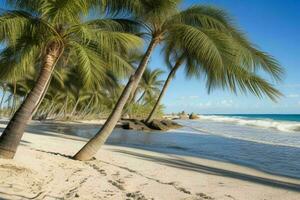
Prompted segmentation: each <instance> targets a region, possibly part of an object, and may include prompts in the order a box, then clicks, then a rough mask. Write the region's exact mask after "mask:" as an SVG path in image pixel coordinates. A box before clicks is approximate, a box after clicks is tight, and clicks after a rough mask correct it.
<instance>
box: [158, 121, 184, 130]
mask: <svg viewBox="0 0 300 200" xmlns="http://www.w3.org/2000/svg"><path fill="white" fill-rule="evenodd" d="M161 123H163V124H164V125H165V126H167V127H168V128H169V129H177V128H181V127H182V126H181V125H180V124H178V123H176V122H174V121H172V120H166V119H164V120H162V121H161Z"/></svg>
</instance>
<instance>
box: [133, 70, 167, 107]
mask: <svg viewBox="0 0 300 200" xmlns="http://www.w3.org/2000/svg"><path fill="white" fill-rule="evenodd" d="M163 73H164V72H163V71H162V70H160V69H155V70H153V71H151V70H149V69H147V70H146V71H145V73H144V74H143V77H142V79H141V82H140V84H139V90H137V91H140V92H141V96H140V97H139V98H138V100H137V103H139V102H141V101H142V100H143V98H147V97H149V96H150V97H152V96H155V94H158V93H159V92H160V88H161V86H162V85H163V81H162V80H159V78H160V76H161V75H162V74H163Z"/></svg>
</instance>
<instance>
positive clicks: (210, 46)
mask: <svg viewBox="0 0 300 200" xmlns="http://www.w3.org/2000/svg"><path fill="white" fill-rule="evenodd" d="M107 2H108V10H109V11H112V12H115V13H116V14H117V13H120V12H123V13H124V12H125V13H126V14H127V16H128V15H129V16H130V15H131V16H133V17H135V19H136V20H137V21H138V22H139V23H140V24H141V25H142V26H143V30H144V31H145V33H143V35H145V36H148V37H147V38H148V39H149V44H148V46H147V48H146V52H145V54H144V56H143V58H142V59H141V62H140V64H139V65H138V67H137V69H136V71H135V73H134V74H133V75H132V76H131V77H130V78H129V81H128V83H127V85H126V87H125V88H124V90H123V93H122V95H121V97H120V98H119V100H118V102H117V104H116V106H115V108H114V110H113V112H112V113H111V115H110V116H109V117H108V119H107V121H106V123H105V124H104V125H103V126H102V128H101V129H100V131H99V132H98V133H97V134H96V135H95V136H94V137H93V138H92V139H91V140H90V141H89V142H88V143H87V144H86V145H85V146H84V147H83V148H82V149H81V150H80V151H79V152H78V153H77V154H76V155H75V156H74V158H75V159H78V160H88V159H91V158H92V157H93V155H95V153H96V152H97V151H98V149H99V148H100V147H101V146H102V145H103V144H104V143H105V141H106V140H107V138H108V137H109V135H110V134H111V132H112V130H113V128H114V127H115V125H116V123H117V121H118V120H119V118H120V116H121V114H122V111H123V108H124V106H125V105H126V103H127V100H128V99H129V97H130V96H131V94H132V93H134V92H135V90H136V88H137V86H138V84H139V82H140V80H141V78H142V75H143V73H144V71H145V69H146V67H147V64H148V61H149V59H150V57H151V54H152V52H153V51H154V50H155V48H156V47H157V46H158V45H159V44H161V45H166V44H176V46H182V47H185V49H189V51H190V52H193V53H194V54H195V55H196V56H197V58H199V60H201V61H202V62H203V64H205V65H207V66H214V67H222V66H223V63H222V61H223V59H222V58H223V57H222V56H224V55H225V53H223V54H220V52H219V49H222V50H223V51H224V52H226V51H228V53H227V54H226V56H228V55H230V53H233V52H231V49H232V48H229V49H228V50H226V47H227V46H226V45H225V44H226V41H227V40H226V41H223V40H224V39H223V38H224V37H223V36H224V35H225V36H226V34H225V33H226V32H227V33H228V32H231V30H229V29H228V28H226V23H227V20H225V21H223V20H222V19H219V16H218V13H219V10H218V9H214V8H211V7H207V6H196V7H191V8H188V9H187V10H183V11H179V9H178V7H179V4H180V2H181V1H180V0H156V1H151V0H110V1H107ZM200 25H202V27H204V28H203V29H198V28H197V27H195V26H200ZM222 45H223V46H222ZM199 46H200V47H201V48H200V49H199ZM231 46H233V45H231ZM218 47H219V48H218ZM234 53H235V51H234ZM245 54H246V53H245ZM231 58H232V56H229V57H228V58H227V60H228V62H229V61H231ZM234 58H235V57H234ZM232 59H233V58H232ZM211 72H213V70H211ZM215 76H220V75H219V74H215ZM211 80H213V79H211Z"/></svg>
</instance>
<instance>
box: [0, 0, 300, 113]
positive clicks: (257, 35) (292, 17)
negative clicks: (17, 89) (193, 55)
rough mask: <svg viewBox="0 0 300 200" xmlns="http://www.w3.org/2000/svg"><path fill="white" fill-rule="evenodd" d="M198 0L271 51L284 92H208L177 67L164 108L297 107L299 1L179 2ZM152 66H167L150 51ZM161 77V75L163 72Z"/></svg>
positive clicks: (256, 109)
mask: <svg viewBox="0 0 300 200" xmlns="http://www.w3.org/2000/svg"><path fill="white" fill-rule="evenodd" d="M197 3H205V4H210V5H215V6H218V7H221V8H224V9H225V10H227V11H228V12H229V13H230V14H231V16H232V17H233V18H234V19H235V22H236V24H237V25H238V26H239V27H240V28H241V29H242V30H243V31H244V32H245V33H246V34H247V36H248V38H249V39H250V40H251V41H252V42H253V43H255V44H256V45H258V46H259V47H260V49H261V50H264V51H266V52H268V53H270V54H271V55H273V56H274V57H275V58H276V59H277V60H278V61H279V62H280V63H281V65H282V66H283V67H284V68H285V71H286V74H285V77H284V81H283V83H281V84H279V85H277V87H278V88H279V89H280V91H281V92H282V93H283V94H284V95H285V97H283V98H281V99H280V100H279V101H278V102H277V103H274V102H272V101H270V100H268V99H258V98H256V97H254V96H251V95H248V96H245V95H238V96H236V95H234V94H231V93H229V92H228V91H221V90H216V91H214V92H213V93H211V94H209V95H208V94H207V92H206V88H205V83H204V81H203V80H202V81H201V80H186V79H185V77H184V76H183V72H182V71H178V73H177V76H176V79H175V80H174V81H173V82H172V84H171V86H170V88H169V90H168V92H167V94H166V96H165V98H164V100H163V104H164V105H165V107H166V109H165V111H166V112H168V113H170V112H179V111H182V110H185V111H186V112H195V113H206V114H207V113H208V114H211V113H273V114H276V113H295V114H299V113H300V78H299V77H300V45H299V44H300V12H299V10H300V1H299V0H284V1H283V0H263V1H262V0H185V1H184V4H183V5H182V7H183V8H184V7H187V6H190V5H193V4H197ZM0 5H1V7H3V0H0ZM150 67H151V68H157V67H160V68H162V69H164V70H165V71H167V69H166V68H165V65H164V63H163V59H162V57H161V55H160V50H159V49H157V51H156V52H155V53H154V55H153V56H152V59H151V63H150ZM163 78H165V76H164V77H163Z"/></svg>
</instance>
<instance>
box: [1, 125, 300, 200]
mask: <svg viewBox="0 0 300 200" xmlns="http://www.w3.org/2000/svg"><path fill="white" fill-rule="evenodd" d="M39 126H41V127H42V126H43V123H41V124H40V125H39ZM4 127H5V124H4V123H2V124H1V127H0V128H1V129H0V130H2V129H3V128H4ZM86 141H87V139H84V138H81V137H75V136H68V135H64V136H62V135H61V134H57V133H54V132H44V131H41V132H40V133H37V132H36V131H33V132H31V131H29V132H26V133H25V135H24V137H23V140H22V145H21V146H20V147H19V149H18V153H17V154H16V157H15V159H14V160H0V177H1V179H0V199H112V200H113V199H114V200H115V199H128V200H129V199H130V200H133V199H136V200H137V199H139V200H143V199H166V200H167V199H174V200H176V199H185V200H189V199H228V200H232V199H234V200H238V199H241V200H247V199H249V200H253V199H261V200H263V199H278V200H279V199H280V200H281V199H286V200H297V199H299V195H300V192H299V191H300V180H296V179H290V178H285V177H280V176H274V175H270V174H267V173H263V172H260V171H257V170H254V169H251V168H247V167H242V166H239V165H234V164H230V163H225V162H219V161H213V160H209V159H201V158H195V157H189V156H179V155H175V154H163V153H157V152H152V151H146V150H141V149H137V148H129V147H120V146H112V145H105V147H104V148H102V149H101V150H100V151H99V152H98V154H97V156H96V159H95V160H92V161H87V162H80V161H74V160H72V159H70V158H69V157H70V156H71V155H73V154H74V152H76V151H77V150H78V149H79V148H80V147H82V145H83V144H84V143H85V142H86Z"/></svg>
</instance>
